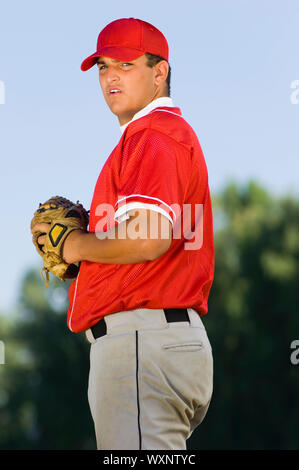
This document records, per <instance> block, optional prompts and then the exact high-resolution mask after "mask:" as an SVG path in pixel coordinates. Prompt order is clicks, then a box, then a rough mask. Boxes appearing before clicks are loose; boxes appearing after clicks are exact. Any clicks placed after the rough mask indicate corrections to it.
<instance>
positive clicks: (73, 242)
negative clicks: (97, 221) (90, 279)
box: [63, 211, 172, 264]
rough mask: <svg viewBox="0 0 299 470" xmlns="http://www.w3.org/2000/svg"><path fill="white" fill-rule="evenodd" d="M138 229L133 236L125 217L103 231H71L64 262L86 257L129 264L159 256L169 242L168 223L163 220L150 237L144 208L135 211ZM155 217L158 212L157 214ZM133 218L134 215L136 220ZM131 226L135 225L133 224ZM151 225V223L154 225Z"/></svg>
mask: <svg viewBox="0 0 299 470" xmlns="http://www.w3.org/2000/svg"><path fill="white" fill-rule="evenodd" d="M139 212H141V215H143V218H141V219H140V224H141V225H142V230H140V231H139V238H137V236H135V235H136V233H135V231H134V228H133V227H132V226H130V225H129V223H128V221H126V222H122V223H121V224H119V225H117V226H115V227H114V228H113V229H111V230H110V231H107V232H98V233H86V232H82V231H81V230H75V231H74V232H72V233H71V234H70V235H69V237H68V238H67V240H66V243H65V246H64V251H63V257H64V260H65V261H66V262H67V263H75V262H78V261H83V260H84V261H90V262H93V263H108V264H133V263H142V262H145V261H151V260H154V259H156V258H158V257H159V256H161V255H162V254H163V253H164V252H165V251H167V250H168V248H169V247H170V244H171V239H172V236H171V234H172V232H171V225H170V223H169V222H168V221H167V224H168V225H166V229H164V231H160V232H159V231H158V230H157V231H156V234H157V236H156V237H154V238H152V237H150V226H149V224H148V223H145V222H146V218H148V217H149V213H148V211H139ZM159 217H161V216H160V214H159ZM136 220H137V219H135V221H136ZM134 227H135V226H134ZM152 228H153V226H152ZM154 228H155V227H154Z"/></svg>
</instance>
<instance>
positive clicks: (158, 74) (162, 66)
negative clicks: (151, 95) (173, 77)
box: [154, 60, 169, 87]
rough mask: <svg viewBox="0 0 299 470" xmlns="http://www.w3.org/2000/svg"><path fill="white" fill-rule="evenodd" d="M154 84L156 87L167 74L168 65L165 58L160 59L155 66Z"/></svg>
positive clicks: (162, 81) (163, 80)
mask: <svg viewBox="0 0 299 470" xmlns="http://www.w3.org/2000/svg"><path fill="white" fill-rule="evenodd" d="M154 69H155V85H157V86H158V87H159V86H161V85H163V83H164V82H165V81H166V79H167V76H168V70H169V65H168V62H167V61H166V60H161V61H160V62H158V63H157V64H156V65H155V66H154Z"/></svg>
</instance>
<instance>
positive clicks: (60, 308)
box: [0, 270, 95, 450]
mask: <svg viewBox="0 0 299 470" xmlns="http://www.w3.org/2000/svg"><path fill="white" fill-rule="evenodd" d="M67 288H68V284H67V283H62V282H61V281H60V280H58V279H56V278H54V277H52V276H51V284H50V287H49V288H48V289H45V288H44V285H43V282H42V279H41V277H40V274H39V272H38V271H36V270H30V271H28V272H27V273H26V275H25V277H24V282H23V285H22V291H21V295H20V299H19V303H18V313H17V315H15V317H14V318H13V320H11V321H10V326H9V328H7V329H6V332H5V334H4V336H5V338H4V340H5V344H6V350H7V357H6V364H5V365H4V366H2V369H1V370H0V373H1V392H0V422H1V428H0V448H1V449H43V450H46V449H52V450H54V449H93V448H95V439H94V430H93V423H92V419H91V416H90V411H89V407H88V401H87V384H88V371H89V344H88V343H87V341H86V339H85V337H84V335H80V334H73V333H71V332H70V331H69V330H68V328H67V325H66V306H67ZM1 393H2V404H1ZM1 405H2V406H1Z"/></svg>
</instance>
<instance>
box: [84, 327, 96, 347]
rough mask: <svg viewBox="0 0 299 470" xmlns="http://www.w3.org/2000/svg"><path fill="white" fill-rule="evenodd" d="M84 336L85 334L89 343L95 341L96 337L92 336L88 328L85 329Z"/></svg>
mask: <svg viewBox="0 0 299 470" xmlns="http://www.w3.org/2000/svg"><path fill="white" fill-rule="evenodd" d="M85 336H86V339H87V341H89V342H90V343H91V344H93V343H95V342H96V339H95V337H94V336H93V334H92V331H91V329H90V328H88V330H86V331H85Z"/></svg>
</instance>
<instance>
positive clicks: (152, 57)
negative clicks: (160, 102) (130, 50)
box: [145, 52, 171, 96]
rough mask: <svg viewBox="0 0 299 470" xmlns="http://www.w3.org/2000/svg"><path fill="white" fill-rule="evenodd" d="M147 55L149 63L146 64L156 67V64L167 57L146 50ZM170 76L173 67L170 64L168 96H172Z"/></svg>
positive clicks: (167, 82)
mask: <svg viewBox="0 0 299 470" xmlns="http://www.w3.org/2000/svg"><path fill="white" fill-rule="evenodd" d="M145 56H146V58H147V64H146V65H147V66H148V67H154V66H155V65H156V64H158V63H159V62H161V60H165V59H163V57H160V56H158V55H154V54H150V53H149V52H146V53H145ZM168 65H169V64H168ZM170 76H171V67H170V65H169V71H168V75H167V79H166V84H167V94H168V96H170Z"/></svg>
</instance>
